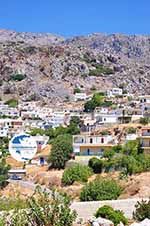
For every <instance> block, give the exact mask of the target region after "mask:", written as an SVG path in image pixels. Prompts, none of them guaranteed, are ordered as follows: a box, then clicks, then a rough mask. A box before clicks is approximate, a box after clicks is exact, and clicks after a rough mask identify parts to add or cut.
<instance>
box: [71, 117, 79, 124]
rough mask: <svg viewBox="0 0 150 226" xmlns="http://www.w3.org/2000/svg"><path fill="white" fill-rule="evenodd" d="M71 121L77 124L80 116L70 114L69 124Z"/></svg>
mask: <svg viewBox="0 0 150 226" xmlns="http://www.w3.org/2000/svg"><path fill="white" fill-rule="evenodd" d="M71 123H74V124H76V125H79V124H80V118H79V117H78V116H72V117H71V120H70V124H71Z"/></svg>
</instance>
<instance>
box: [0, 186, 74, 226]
mask: <svg viewBox="0 0 150 226" xmlns="http://www.w3.org/2000/svg"><path fill="white" fill-rule="evenodd" d="M27 205H28V209H24V210H20V209H18V208H17V209H15V210H13V211H12V212H11V213H8V216H7V215H6V216H2V215H1V217H0V225H2V226H4V225H8V226H31V225H34V226H39V225H40V226H48V225H53V226H58V225H59V226H66V225H67V226H72V225H73V222H74V221H75V219H76V212H75V211H74V210H71V208H70V199H69V198H68V197H67V196H66V195H65V194H62V193H58V192H55V191H51V192H50V193H48V192H46V191H45V190H44V191H43V189H41V188H37V189H36V190H35V192H34V194H33V195H32V196H31V197H30V198H29V199H28V200H27Z"/></svg>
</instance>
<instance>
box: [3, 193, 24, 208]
mask: <svg viewBox="0 0 150 226" xmlns="http://www.w3.org/2000/svg"><path fill="white" fill-rule="evenodd" d="M0 204H1V205H0V211H10V210H12V209H25V208H27V207H28V205H27V202H26V200H23V199H21V198H20V197H19V196H18V197H15V198H6V197H5V198H0Z"/></svg>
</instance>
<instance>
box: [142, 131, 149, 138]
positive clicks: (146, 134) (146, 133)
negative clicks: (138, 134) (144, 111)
mask: <svg viewBox="0 0 150 226" xmlns="http://www.w3.org/2000/svg"><path fill="white" fill-rule="evenodd" d="M142 136H143V137H146V136H147V137H148V136H150V131H142Z"/></svg>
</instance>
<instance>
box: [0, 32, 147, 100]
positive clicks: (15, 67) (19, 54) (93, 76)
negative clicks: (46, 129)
mask: <svg viewBox="0 0 150 226" xmlns="http://www.w3.org/2000/svg"><path fill="white" fill-rule="evenodd" d="M149 50H150V37H149V36H135V35H133V36H125V35H114V34H113V35H103V34H93V35H89V36H85V37H75V38H72V39H67V40H65V39H64V38H62V37H59V36H56V35H51V34H35V33H17V32H14V31H7V30H0V86H1V90H2V94H3V95H4V96H5V95H8V94H11V95H17V96H18V98H20V99H22V100H36V99H38V100H39V99H41V100H43V101H46V102H50V103H52V102H54V103H56V102H61V101H69V100H71V99H72V95H73V91H74V88H76V87H78V88H80V89H81V90H83V91H86V92H89V91H90V90H91V89H92V87H95V88H96V89H97V90H101V91H104V90H106V89H108V88H109V87H112V86H121V87H123V88H124V89H126V90H127V91H129V92H131V93H140V94H143V93H144V94H150V89H149V88H150V55H149ZM14 74H15V75H16V74H23V75H25V76H24V79H23V80H21V81H20V80H19V81H17V80H14V79H12V75H14ZM3 95H2V96H3ZM2 96H1V98H2Z"/></svg>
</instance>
